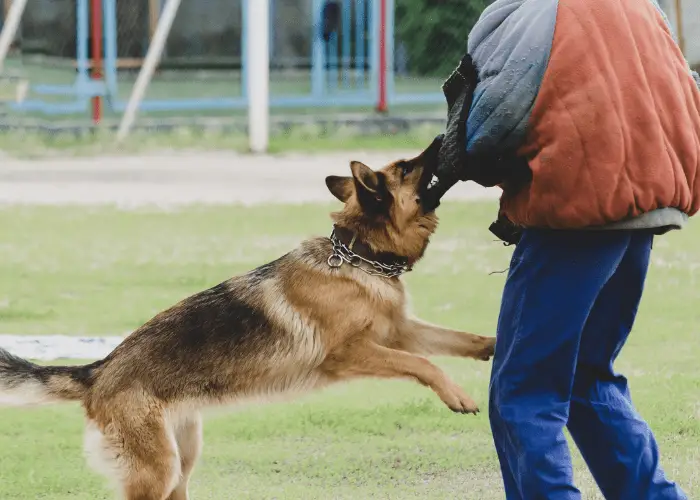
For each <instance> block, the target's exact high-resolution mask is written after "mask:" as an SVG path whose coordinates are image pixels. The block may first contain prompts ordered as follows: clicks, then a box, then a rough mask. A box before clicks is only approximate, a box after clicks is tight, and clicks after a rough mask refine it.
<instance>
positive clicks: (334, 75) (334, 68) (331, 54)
mask: <svg viewBox="0 0 700 500" xmlns="http://www.w3.org/2000/svg"><path fill="white" fill-rule="evenodd" d="M326 47H327V49H328V57H327V61H328V88H329V89H337V88H338V66H339V64H338V62H339V61H338V32H337V31H334V32H333V33H331V39H330V40H329V41H328V43H327V44H326Z"/></svg>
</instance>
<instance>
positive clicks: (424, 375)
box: [320, 340, 479, 413]
mask: <svg viewBox="0 0 700 500" xmlns="http://www.w3.org/2000/svg"><path fill="white" fill-rule="evenodd" d="M320 370H321V372H322V373H323V374H324V375H325V376H326V377H328V378H330V379H331V380H333V379H335V380H348V379H352V378H357V377H380V378H412V379H414V380H416V381H418V382H419V383H421V384H423V385H425V386H427V387H430V388H431V389H432V390H433V391H435V393H436V394H437V395H438V396H439V397H440V399H441V400H442V401H443V402H444V403H445V404H446V405H447V406H448V408H450V409H451V410H452V411H455V412H458V413H477V412H478V411H479V408H478V407H477V405H476V403H475V402H474V401H473V400H472V398H470V397H469V395H467V394H466V393H465V392H464V391H463V390H462V388H461V387H459V386H458V385H457V384H455V383H454V382H453V381H451V380H450V379H449V378H448V377H447V375H445V372H443V371H442V370H441V369H440V368H438V367H437V366H435V365H434V364H433V363H431V362H430V361H428V360H427V359H425V358H423V357H420V356H416V355H414V354H410V353H408V352H404V351H399V350H396V349H390V348H388V347H384V346H380V345H378V344H376V343H374V342H371V341H368V340H364V341H356V342H352V343H350V344H347V345H344V346H341V347H340V348H338V349H336V350H335V351H334V352H332V353H330V354H329V355H328V356H327V357H326V359H325V360H324V361H323V363H322V364H321V366H320Z"/></svg>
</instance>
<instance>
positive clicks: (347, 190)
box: [326, 175, 353, 203]
mask: <svg viewBox="0 0 700 500" xmlns="http://www.w3.org/2000/svg"><path fill="white" fill-rule="evenodd" d="M352 183H353V181H352V177H341V176H339V175H329V176H328V177H326V186H328V191H330V192H331V194H332V195H333V196H335V197H336V198H338V199H339V200H340V201H342V202H343V203H345V202H347V201H348V199H349V198H350V196H351V195H352V188H353V185H352Z"/></svg>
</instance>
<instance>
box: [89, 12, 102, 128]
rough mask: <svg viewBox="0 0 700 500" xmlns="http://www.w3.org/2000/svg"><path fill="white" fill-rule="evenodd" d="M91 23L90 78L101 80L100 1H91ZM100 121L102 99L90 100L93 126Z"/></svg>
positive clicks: (98, 97) (96, 97) (97, 97)
mask: <svg viewBox="0 0 700 500" xmlns="http://www.w3.org/2000/svg"><path fill="white" fill-rule="evenodd" d="M91 11H92V22H91V23H90V24H91V25H92V26H91V28H92V29H91V31H92V73H91V74H92V78H93V80H100V79H102V0H92V1H91ZM100 120H102V97H100V96H95V97H93V98H92V121H93V123H95V125H97V124H99V123H100Z"/></svg>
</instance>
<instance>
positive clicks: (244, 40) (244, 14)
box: [241, 0, 255, 99]
mask: <svg viewBox="0 0 700 500" xmlns="http://www.w3.org/2000/svg"><path fill="white" fill-rule="evenodd" d="M249 1H255V0H242V2H241V96H242V97H243V98H244V99H247V96H248V2H249Z"/></svg>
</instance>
